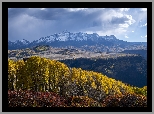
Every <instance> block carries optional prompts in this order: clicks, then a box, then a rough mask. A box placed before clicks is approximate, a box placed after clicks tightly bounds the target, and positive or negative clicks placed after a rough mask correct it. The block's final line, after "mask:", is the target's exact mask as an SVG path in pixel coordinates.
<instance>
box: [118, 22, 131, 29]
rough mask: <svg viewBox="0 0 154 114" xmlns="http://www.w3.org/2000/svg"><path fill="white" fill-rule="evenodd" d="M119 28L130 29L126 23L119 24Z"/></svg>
mask: <svg viewBox="0 0 154 114" xmlns="http://www.w3.org/2000/svg"><path fill="white" fill-rule="evenodd" d="M119 27H121V28H128V27H129V25H128V24H127V23H125V24H119Z"/></svg>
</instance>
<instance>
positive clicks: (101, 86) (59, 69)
mask: <svg viewBox="0 0 154 114" xmlns="http://www.w3.org/2000/svg"><path fill="white" fill-rule="evenodd" d="M8 90H17V91H19V90H31V91H39V92H43V91H49V92H55V93H58V94H60V95H62V96H88V97H90V98H93V99H95V100H97V101H100V100H102V99H103V98H105V97H106V96H109V95H116V94H118V95H120V94H121V95H122V94H124V93H132V94H133V93H134V94H140V95H144V96H146V94H147V90H146V87H143V88H138V87H132V86H127V85H126V84H124V83H122V82H121V81H116V80H115V79H112V78H108V77H107V76H105V75H103V74H101V73H97V72H93V71H86V70H82V69H81V68H69V67H67V66H66V65H65V64H64V63H61V62H59V61H56V60H50V59H46V58H41V57H38V56H32V57H30V58H29V59H28V60H27V61H25V62H24V61H23V60H18V61H13V60H8Z"/></svg>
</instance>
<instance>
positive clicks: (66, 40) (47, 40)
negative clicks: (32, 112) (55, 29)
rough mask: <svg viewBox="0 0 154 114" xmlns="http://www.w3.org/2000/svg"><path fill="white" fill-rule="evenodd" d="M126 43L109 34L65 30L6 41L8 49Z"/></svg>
mask: <svg viewBox="0 0 154 114" xmlns="http://www.w3.org/2000/svg"><path fill="white" fill-rule="evenodd" d="M117 44H118V45H121V46H123V45H127V42H126V41H123V40H119V39H117V38H116V37H115V36H114V35H110V36H107V35H106V36H99V35H98V34H97V33H93V34H87V33H82V32H78V33H71V32H68V31H67V30H65V31H63V32H62V33H55V34H52V35H50V36H46V37H41V38H39V39H38V40H34V41H32V42H29V41H27V40H25V39H23V40H21V41H19V40H17V41H15V42H12V41H8V49H9V50H14V49H22V48H30V47H32V46H37V45H50V46H52V47H68V46H74V47H81V46H84V45H88V46H92V45H104V46H114V45H117Z"/></svg>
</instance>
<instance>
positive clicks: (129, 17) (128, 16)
mask: <svg viewBox="0 0 154 114" xmlns="http://www.w3.org/2000/svg"><path fill="white" fill-rule="evenodd" d="M126 17H127V18H128V19H129V20H128V21H125V22H127V23H128V24H129V25H131V24H133V23H135V22H136V21H135V20H134V19H133V18H132V16H131V15H126Z"/></svg>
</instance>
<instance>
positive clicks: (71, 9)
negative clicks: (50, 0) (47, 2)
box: [64, 8, 88, 12]
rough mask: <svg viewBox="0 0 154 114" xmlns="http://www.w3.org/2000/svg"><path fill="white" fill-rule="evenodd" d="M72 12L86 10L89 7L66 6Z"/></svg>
mask: <svg viewBox="0 0 154 114" xmlns="http://www.w3.org/2000/svg"><path fill="white" fill-rule="evenodd" d="M64 9H66V10H68V11H70V12H77V11H80V10H86V9H88V8H64Z"/></svg>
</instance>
